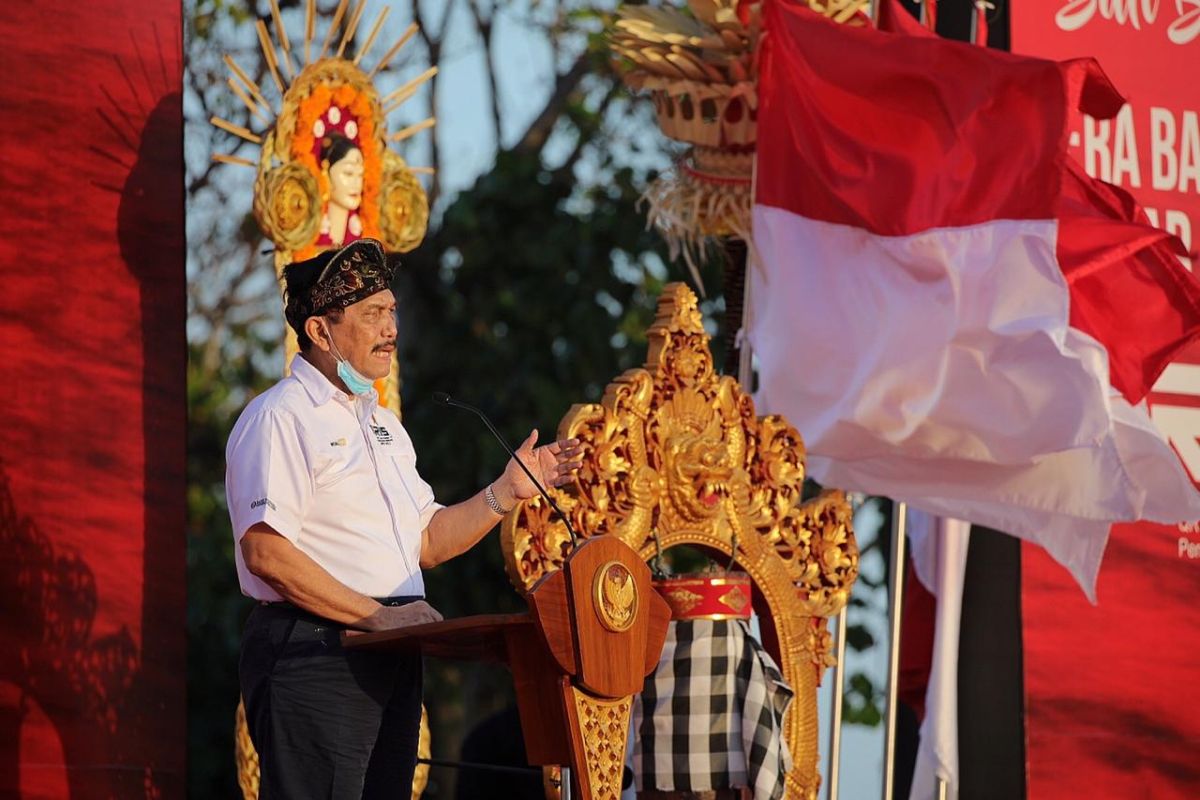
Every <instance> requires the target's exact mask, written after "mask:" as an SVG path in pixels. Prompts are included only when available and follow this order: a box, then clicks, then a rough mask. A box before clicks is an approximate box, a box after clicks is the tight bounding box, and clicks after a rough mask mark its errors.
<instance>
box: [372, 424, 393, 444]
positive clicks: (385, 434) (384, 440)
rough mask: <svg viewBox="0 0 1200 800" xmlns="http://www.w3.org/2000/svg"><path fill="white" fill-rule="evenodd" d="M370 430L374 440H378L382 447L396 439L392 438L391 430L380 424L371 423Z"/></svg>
mask: <svg viewBox="0 0 1200 800" xmlns="http://www.w3.org/2000/svg"><path fill="white" fill-rule="evenodd" d="M371 432H372V433H374V434H375V441H377V442H379V444H380V446H382V447H386V446H388V445H389V444H392V443H393V442H394V441H396V440H395V439H393V438H392V432H391V431H389V430H388V429H387V428H385V427H383V426H382V425H372V426H371Z"/></svg>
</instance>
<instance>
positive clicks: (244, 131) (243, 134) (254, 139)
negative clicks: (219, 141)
mask: <svg viewBox="0 0 1200 800" xmlns="http://www.w3.org/2000/svg"><path fill="white" fill-rule="evenodd" d="M208 121H209V122H210V123H212V124H213V125H215V126H217V127H218V128H220V129H221V130H223V131H226V132H228V133H232V134H233V135H234V136H237V137H240V138H242V139H245V140H246V141H247V142H250V143H251V144H262V137H261V136H258V135H256V134H255V133H254V132H253V131H251V130H250V129H249V128H243V127H242V126H241V125H235V124H234V123H232V122H230V121H229V120H226V119H221V118H220V117H218V116H216V115H213V116H212V117H211V118H210V119H209V120H208Z"/></svg>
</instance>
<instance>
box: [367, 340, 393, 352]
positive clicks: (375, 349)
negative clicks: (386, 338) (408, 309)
mask: <svg viewBox="0 0 1200 800" xmlns="http://www.w3.org/2000/svg"><path fill="white" fill-rule="evenodd" d="M385 347H390V348H392V349H393V350H394V349H396V340H395V339H393V340H391V341H390V342H380V343H379V344H377V345H375V346H374V347H373V348H371V352H378V351H380V350H382V349H383V348H385Z"/></svg>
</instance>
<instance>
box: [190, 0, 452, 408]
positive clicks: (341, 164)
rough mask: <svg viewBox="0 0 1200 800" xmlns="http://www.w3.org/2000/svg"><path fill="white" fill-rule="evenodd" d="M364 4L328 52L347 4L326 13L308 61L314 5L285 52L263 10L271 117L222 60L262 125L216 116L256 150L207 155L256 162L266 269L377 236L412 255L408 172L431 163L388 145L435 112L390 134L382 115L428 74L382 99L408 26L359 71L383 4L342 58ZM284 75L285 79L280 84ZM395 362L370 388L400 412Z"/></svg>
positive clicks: (421, 231) (418, 208) (421, 195)
mask: <svg viewBox="0 0 1200 800" xmlns="http://www.w3.org/2000/svg"><path fill="white" fill-rule="evenodd" d="M363 7H364V4H363V3H358V4H356V5H355V7H354V9H353V11H352V12H351V13H350V15H349V17H348V18H346V27H345V31H344V32H343V34H342V37H341V40H340V43H339V44H338V46H337V48H336V49H335V50H332V54H331V55H328V56H327V55H326V54H327V53H329V52H331V47H332V45H333V38H334V33H335V32H336V31H337V29H338V25H339V23H340V22H341V21H342V19H343V18H344V17H346V12H347V9H348V8H349V0H342V2H341V3H340V4H339V5H338V7H337V9H336V11H335V12H334V18H333V20H332V22H331V25H330V28H329V32H328V33H327V34H326V36H325V40H324V43H323V45H322V46H321V49H320V50H319V51H318V52H317V54H316V58H315V59H314V60H310V55H311V51H312V49H313V47H314V45H315V42H314V40H313V27H314V23H315V18H316V5H315V2H314V0H308V2H307V4H306V20H305V35H304V42H303V47H302V52H301V49H300V48H297V49H296V50H295V51H293V49H292V47H291V42H290V40H289V38H288V35H287V29H286V28H284V26H283V21H282V18H281V16H280V13H279V7H278V5H277V4H276V2H275V0H272V2H271V14H272V17H273V19H274V22H275V33H276V38H277V39H278V45H277V44H276V42H275V41H274V40H272V38H271V34H270V32H269V31H268V29H267V26H266V24H265V23H264V22H262V21H261V20H260V21H259V22H258V39H259V44H260V46H261V48H262V53H263V58H264V60H265V61H266V65H267V69H268V72H269V74H270V76H271V80H272V82H273V83H274V84H275V87H276V88H277V89H278V91H279V95H280V99H279V101H278V103H279V109H280V110H279V114H278V116H275V115H274V111H273V109H274V105H273V104H272V103H271V102H270V101H269V100H268V99H267V97H266V96H265V94H264V93H263V90H262V88H260V87H259V86H258V84H256V83H255V82H254V81H252V80H250V78H249V77H248V76H247V74H246V72H245V70H243V69H242V68H241V67H240V66H238V64H237V62H235V61H234V60H233V59H232V58H231V57H229V56H226V57H225V63H226V65H227V66H228V67H229V70H230V77H229V79H228V84H229V88H230V89H231V90H232V92H233V93H234V95H235V96H236V97H237V98H238V99H239V100H240V101H241V102H242V104H243V105H244V106H245V107H246V109H247V111H248V112H249V117H248V119H249V121H250V124H252V125H253V124H256V123H260V124H262V128H263V129H262V131H261V132H255V131H254V130H251V129H250V128H249V127H245V126H241V125H236V124H234V123H232V122H229V121H227V120H224V119H221V118H219V117H213V119H212V123H213V124H214V125H216V126H217V127H219V128H221V129H223V130H225V131H228V132H230V133H232V134H234V135H235V136H239V137H241V138H242V139H245V140H246V141H249V142H251V143H253V144H257V145H260V146H261V150H260V153H259V159H258V162H257V163H255V162H253V161H251V160H249V159H246V158H241V157H239V156H229V155H220V154H218V155H214V156H213V158H215V159H216V160H218V161H223V162H227V163H233V164H242V165H245V166H251V167H256V168H257V177H256V179H255V181H254V217H255V219H256V220H257V221H258V224H259V227H260V228H261V229H262V232H263V234H264V235H266V237H267V238H269V239H270V240H271V241H272V242H273V243H274V245H275V267H276V269H277V270H282V269H283V267H285V266H286V265H287V264H290V263H291V262H293V261H298V260H302V259H305V258H310V257H312V256H314V255H316V254H317V253H319V252H321V251H323V250H328V249H330V248H334V247H341V246H344V245H346V244H349V243H350V242H353V241H354V240H355V239H360V238H362V237H371V238H376V239H379V240H380V241H382V242H383V244H384V246H385V247H386V248H387V249H388V250H389V251H391V252H399V253H404V252H408V251H410V250H412V249H413V248H415V247H416V246H417V245H419V244H420V243H421V240H422V239H424V237H425V229H426V226H427V224H428V222H429V202H428V200H427V198H426V196H425V191H424V189H423V188H422V187H421V184H420V183H419V182H418V181H417V178H416V175H417V174H419V173H428V172H429V171H430V170H428V169H422V168H419V167H410V166H409V165H408V164H407V163H405V161H404V159H403V158H401V157H400V154H399V153H397V152H395V151H394V150H392V149H391V148H390V147H389V146H388V144H389V142H399V141H403V140H404V139H407V138H409V137H410V136H412V135H414V134H415V133H418V132H420V131H422V130H426V129H428V128H430V127H432V126H433V124H434V120H433V119H432V118H430V119H427V120H424V121H423V122H419V123H417V124H415V125H410V126H408V127H406V128H404V129H402V130H399V131H397V132H395V133H393V134H390V135H389V134H388V133H387V116H388V115H389V114H390V113H391V112H393V111H395V110H396V109H398V108H399V107H400V106H401V105H402V104H403V103H404V102H405V101H406V100H408V99H409V98H411V97H412V96H413V95H414V94H415V93H416V92H417V90H418V89H419V88H420V86H421V84H423V83H424V82H425V81H427V80H428V79H429V78H431V77H433V75H434V74H436V72H437V70H436V69H429V70H426V71H425V72H424V73H422V74H421V75H419V76H417V77H416V78H414V79H413V80H411V81H409V82H408V83H406V84H404V85H403V86H400V87H399V88H398V89H396V90H395V91H393V92H391V93H390V94H388V95H387V96H386V97H382V98H381V97H380V95H379V92H378V91H376V89H375V86H374V83H373V81H374V80H375V78H376V76H377V75H378V74H379V73H380V72H382V71H384V70H386V69H387V67H388V64H389V63H390V62H391V61H392V59H393V58H394V57H395V56H396V54H397V53H398V52H400V50H401V48H402V47H403V46H404V45H405V44H406V43H407V42H408V40H409V39H411V38H412V36H413V35H414V34H415V33H416V30H417V28H416V26H415V25H411V26H409V28H408V29H407V30H406V31H405V32H404V34H403V35H402V36H401V37H400V39H399V40H398V41H397V42H396V43H395V44H394V45H393V46H392V47H391V48H390V49H389V50H388V51H387V53H385V54H384V55H383V57H382V58H381V59H380V60H379V62H378V63H377V64H375V66H374V67H373V68H372V69H371V70H370V71H369V72H368V71H365V70H364V69H363V67H362V66H360V65H361V62H362V61H363V59H364V57H365V56H367V55H368V53H369V52H370V50H371V46H372V45H373V44H374V42H375V40H376V38H377V37H378V36H379V33H380V30H381V29H382V26H383V22H384V20H385V19H386V18H387V11H386V9H385V10H384V12H383V13H381V14H380V15H379V17H378V18H377V19H376V21H375V23H374V25H373V26H372V27H371V30H370V32H369V33H368V35H367V39H366V42H365V43H364V44H363V45H362V47H361V48H360V49H359V50H358V53H357V55H354V56H353V57H351V56H350V55H348V54H347V53H346V50H347V47H348V46H349V45H350V43H351V42H352V41H353V40H354V35H355V32H356V30H357V29H358V26H359V23H360V21H361V18H362V12H363ZM285 76H286V79H285ZM287 337H288V339H287V358H288V360H289V361H290V359H291V356H292V355H293V354H294V353H295V352H296V345H295V337H294V335H293V334H292V333H291V331H290V330H289V331H288V333H287ZM398 380H399V378H398V374H397V368H396V367H395V366H393V375H392V377H391V378H389V379H388V380H387V381H386V382H381V385H379V386H378V387H377V388H378V389H379V393H380V402H381V403H383V404H385V405H389V406H393V410H397V411H398V410H399V406H398V403H399V395H398V391H397V388H398Z"/></svg>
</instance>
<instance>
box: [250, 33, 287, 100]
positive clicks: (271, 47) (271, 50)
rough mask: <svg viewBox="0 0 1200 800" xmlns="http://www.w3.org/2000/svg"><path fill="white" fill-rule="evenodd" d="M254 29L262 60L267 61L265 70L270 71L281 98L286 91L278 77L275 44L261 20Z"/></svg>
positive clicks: (281, 79)
mask: <svg viewBox="0 0 1200 800" xmlns="http://www.w3.org/2000/svg"><path fill="white" fill-rule="evenodd" d="M254 29H255V30H256V31H258V44H259V46H261V47H262V54H263V58H265V59H266V60H267V69H268V70H270V72H271V77H272V78H273V79H274V80H275V85H276V86H277V87H279V94H280V96H282V95H283V94H284V92H286V91H287V89H286V88H285V87H284V85H283V78H280V77H279V64H278V62H276V61H275V44H274V43H273V42H272V41H271V34H270V33H268V32H267V25H266V23H265V22H263V21H262V20H261V19H260V20H258V22H256V23H255V25H254Z"/></svg>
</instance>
